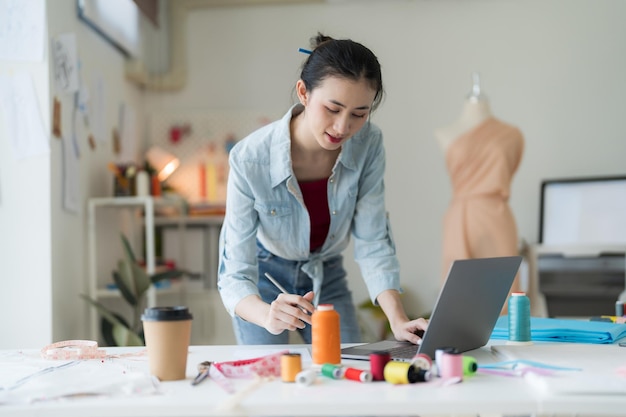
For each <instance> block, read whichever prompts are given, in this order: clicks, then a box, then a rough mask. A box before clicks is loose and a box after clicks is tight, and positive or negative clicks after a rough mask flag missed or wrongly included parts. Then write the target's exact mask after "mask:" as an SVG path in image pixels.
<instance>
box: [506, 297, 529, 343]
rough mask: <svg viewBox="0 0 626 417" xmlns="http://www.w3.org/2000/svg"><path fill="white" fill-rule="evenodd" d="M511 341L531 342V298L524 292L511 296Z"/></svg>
mask: <svg viewBox="0 0 626 417" xmlns="http://www.w3.org/2000/svg"><path fill="white" fill-rule="evenodd" d="M509 343H510V344H531V343H532V341H531V337H530V300H529V299H528V297H527V296H526V294H525V293H523V292H514V293H512V294H511V296H510V297H509Z"/></svg>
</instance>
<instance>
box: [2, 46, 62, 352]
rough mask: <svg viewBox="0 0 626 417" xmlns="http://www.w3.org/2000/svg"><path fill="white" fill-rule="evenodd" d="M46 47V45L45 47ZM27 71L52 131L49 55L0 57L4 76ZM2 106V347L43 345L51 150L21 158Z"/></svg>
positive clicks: (47, 334) (47, 323) (47, 333)
mask: <svg viewBox="0 0 626 417" xmlns="http://www.w3.org/2000/svg"><path fill="white" fill-rule="evenodd" d="M46 50H47V48H46ZM19 74H28V75H29V76H30V77H31V78H32V80H33V86H34V89H35V94H36V95H37V104H38V108H37V109H35V111H38V112H39V115H40V116H41V119H42V123H43V125H44V128H45V129H46V131H50V129H49V126H50V110H49V106H48V103H49V101H50V100H49V92H48V60H47V58H46V59H45V60H43V61H41V62H22V63H16V62H7V61H0V75H1V76H16V75H19ZM4 115H5V112H4V111H3V109H2V108H1V107H0V265H1V267H2V276H1V278H0V285H1V290H0V330H1V331H2V336H1V337H0V348H7V347H18V346H17V342H18V341H19V344H20V346H19V347H39V346H42V344H44V343H49V340H50V338H51V337H52V321H51V313H52V283H51V277H52V274H51V270H50V266H51V261H52V260H51V253H50V225H51V220H52V219H51V215H50V155H49V154H48V153H43V154H40V155H38V156H33V157H29V158H19V159H18V158H17V157H16V154H15V153H14V150H13V147H12V145H11V144H12V143H13V142H12V140H13V138H12V137H10V136H9V135H8V134H7V133H5V132H6V131H7V130H6V128H7V127H8V121H7V120H6V117H5V116H4Z"/></svg>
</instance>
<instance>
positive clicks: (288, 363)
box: [280, 353, 302, 382]
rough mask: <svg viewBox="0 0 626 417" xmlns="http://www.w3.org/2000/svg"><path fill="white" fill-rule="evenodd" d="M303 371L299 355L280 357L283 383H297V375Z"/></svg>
mask: <svg viewBox="0 0 626 417" xmlns="http://www.w3.org/2000/svg"><path fill="white" fill-rule="evenodd" d="M300 371H302V358H301V357H300V354H299V353H285V354H283V355H282V356H281V357H280V376H281V378H282V380H283V382H296V375H298V373H300Z"/></svg>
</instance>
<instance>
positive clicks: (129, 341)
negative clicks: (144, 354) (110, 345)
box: [113, 324, 144, 346]
mask: <svg viewBox="0 0 626 417" xmlns="http://www.w3.org/2000/svg"><path fill="white" fill-rule="evenodd" d="M113 339H114V340H115V343H116V344H117V345H118V346H143V345H144V343H143V340H141V338H140V337H139V336H138V335H137V334H136V333H135V332H133V331H132V330H130V329H129V328H128V327H125V326H122V325H119V324H115V325H113Z"/></svg>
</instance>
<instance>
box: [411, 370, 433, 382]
mask: <svg viewBox="0 0 626 417" xmlns="http://www.w3.org/2000/svg"><path fill="white" fill-rule="evenodd" d="M413 368H415V367H413ZM431 375H432V373H431V372H430V371H429V370H426V369H416V378H417V382H428V381H430V378H431Z"/></svg>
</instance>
